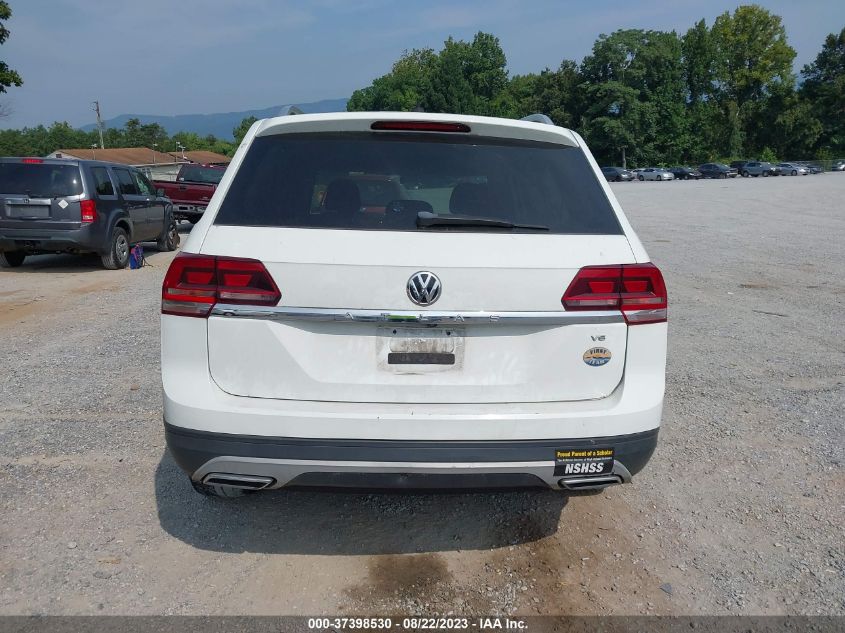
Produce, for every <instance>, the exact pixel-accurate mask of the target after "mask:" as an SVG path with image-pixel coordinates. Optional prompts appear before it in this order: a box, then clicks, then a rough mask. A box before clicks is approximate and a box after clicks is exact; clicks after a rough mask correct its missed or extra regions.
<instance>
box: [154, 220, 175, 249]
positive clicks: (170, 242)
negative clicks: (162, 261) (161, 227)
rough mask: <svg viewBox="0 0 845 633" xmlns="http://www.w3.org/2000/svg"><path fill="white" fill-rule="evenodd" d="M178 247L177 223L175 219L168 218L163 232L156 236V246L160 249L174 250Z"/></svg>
mask: <svg viewBox="0 0 845 633" xmlns="http://www.w3.org/2000/svg"><path fill="white" fill-rule="evenodd" d="M178 247H179V225H178V224H177V223H176V220H174V219H172V218H171V219H170V221H169V222H168V224H167V228H166V229H165V231H164V234H163V235H161V237H159V238H158V241H157V242H156V248H157V249H158V250H160V251H165V252H170V251H175V250H176V249H177V248H178Z"/></svg>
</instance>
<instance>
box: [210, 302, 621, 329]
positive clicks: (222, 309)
mask: <svg viewBox="0 0 845 633" xmlns="http://www.w3.org/2000/svg"><path fill="white" fill-rule="evenodd" d="M211 316H219V317H228V318H234V319H259V320H265V321H322V322H327V321H328V322H337V323H390V324H393V325H407V324H410V325H420V324H422V325H440V324H443V325H581V324H595V323H622V322H624V320H625V319H624V318H623V316H622V314H621V313H620V312H614V311H589V312H564V311H560V312H484V311H470V312H458V311H454V312H453V311H435V310H426V311H423V312H419V311H413V310H343V309H339V308H293V307H287V306H246V305H232V304H225V303H218V304H217V305H215V306H214V308H213V309H212V310H211Z"/></svg>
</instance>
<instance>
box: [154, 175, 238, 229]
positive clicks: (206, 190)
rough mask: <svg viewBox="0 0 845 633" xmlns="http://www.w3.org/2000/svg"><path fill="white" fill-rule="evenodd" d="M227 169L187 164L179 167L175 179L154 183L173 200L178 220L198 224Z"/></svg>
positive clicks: (174, 212)
mask: <svg viewBox="0 0 845 633" xmlns="http://www.w3.org/2000/svg"><path fill="white" fill-rule="evenodd" d="M225 171H226V168H225V167H216V166H214V165H195V164H186V165H182V166H181V167H180V168H179V173H177V174H176V180H175V181H170V180H154V181H153V185H154V186H155V187H156V188H157V189H159V190H161V192H160V193H162V194H163V195H165V196H167V197H168V198H170V200H171V202H173V214H174V216H175V217H176V219H177V220H182V219H184V220H188V221H190V222H191V223H192V224H196V223H197V222H198V221H199V219H200V218H201V217H202V214H203V211H205V207H206V206H208V201H209V200H211V196H212V195H213V194H214V191H215V190H216V189H217V185H218V184H219V183H220V179H221V178H222V177H223V173H224V172H225Z"/></svg>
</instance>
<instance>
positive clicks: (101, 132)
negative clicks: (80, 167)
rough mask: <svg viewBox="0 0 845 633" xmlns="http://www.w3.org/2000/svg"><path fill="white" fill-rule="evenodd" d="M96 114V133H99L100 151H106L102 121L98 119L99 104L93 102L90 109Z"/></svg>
mask: <svg viewBox="0 0 845 633" xmlns="http://www.w3.org/2000/svg"><path fill="white" fill-rule="evenodd" d="M92 110H94V112H96V113H97V131H98V132H99V133H100V149H106V144H105V143H104V142H103V120H102V119H101V118H100V102H99V101H95V102H94V107H93V108H92Z"/></svg>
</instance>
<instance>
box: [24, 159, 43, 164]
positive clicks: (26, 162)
mask: <svg viewBox="0 0 845 633" xmlns="http://www.w3.org/2000/svg"><path fill="white" fill-rule="evenodd" d="M21 162H22V163H23V164H24V165H40V164H41V163H43V162H44V159H43V158H24V159H21Z"/></svg>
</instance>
